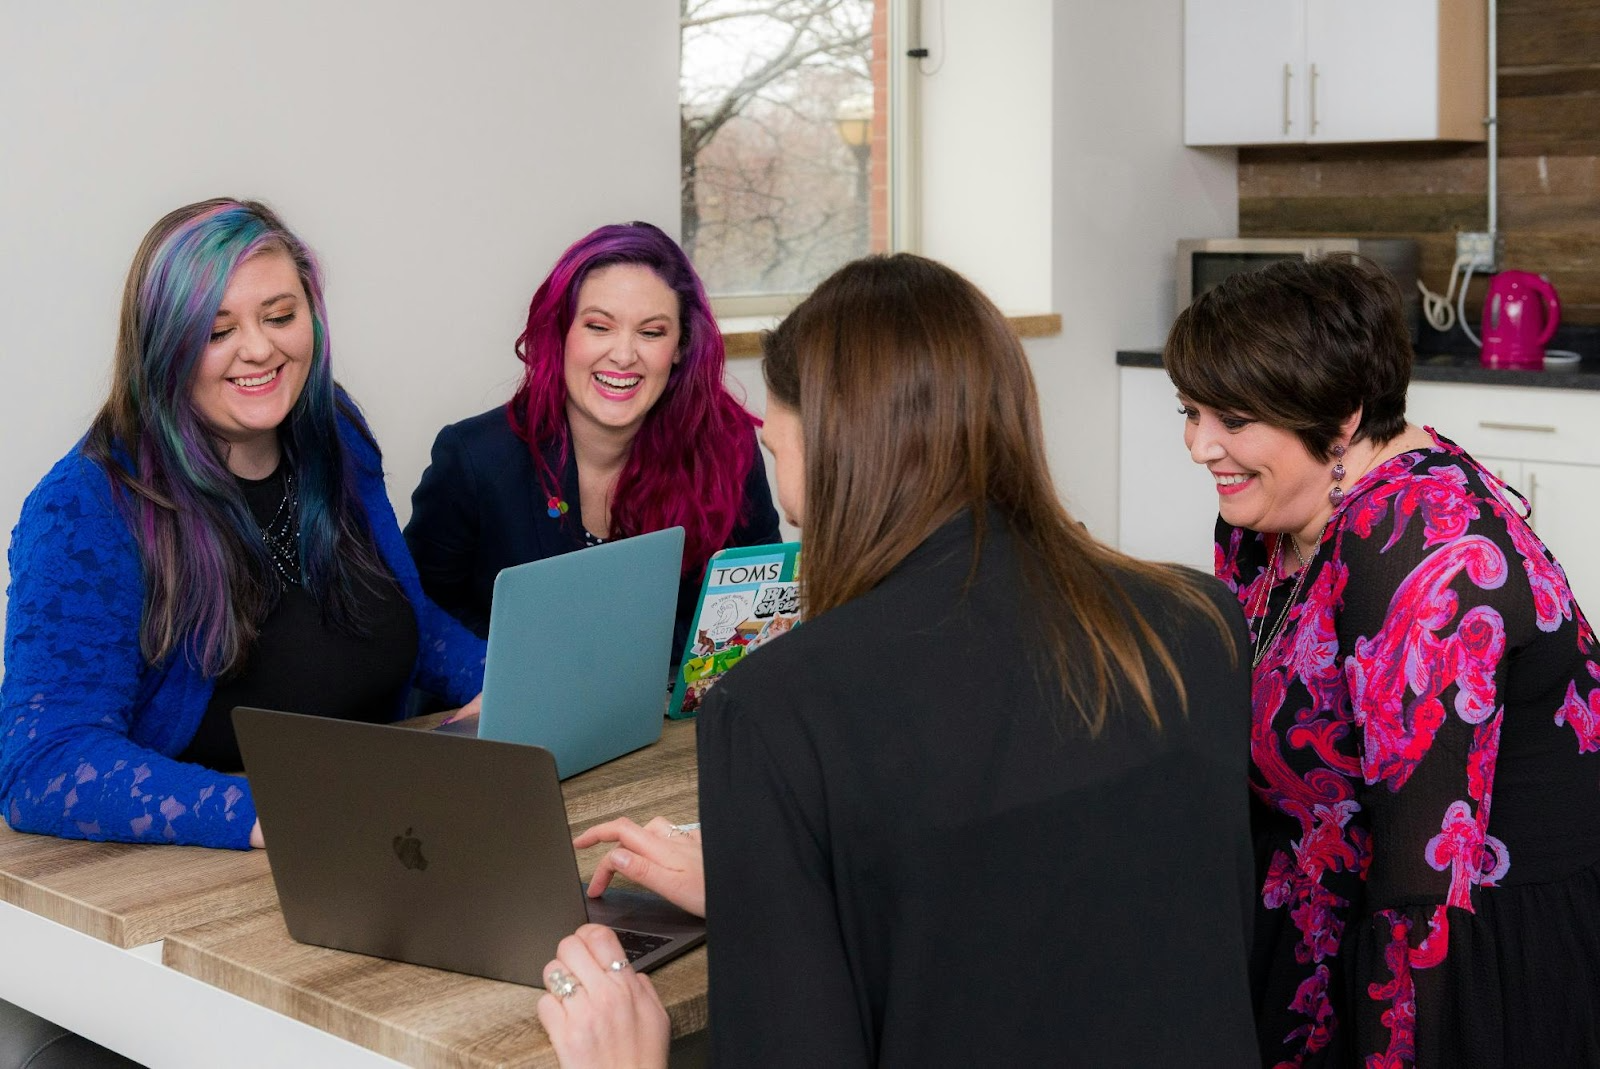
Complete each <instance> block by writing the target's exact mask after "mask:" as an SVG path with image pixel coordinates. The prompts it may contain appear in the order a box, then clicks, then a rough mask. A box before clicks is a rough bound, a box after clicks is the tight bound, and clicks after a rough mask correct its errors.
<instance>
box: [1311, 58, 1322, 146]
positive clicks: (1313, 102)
mask: <svg viewBox="0 0 1600 1069" xmlns="http://www.w3.org/2000/svg"><path fill="white" fill-rule="evenodd" d="M1320 125H1322V124H1321V121H1320V120H1318V118H1317V65H1316V64H1315V63H1313V64H1312V65H1311V132H1312V133H1313V134H1315V133H1316V132H1317V127H1318V126H1320Z"/></svg>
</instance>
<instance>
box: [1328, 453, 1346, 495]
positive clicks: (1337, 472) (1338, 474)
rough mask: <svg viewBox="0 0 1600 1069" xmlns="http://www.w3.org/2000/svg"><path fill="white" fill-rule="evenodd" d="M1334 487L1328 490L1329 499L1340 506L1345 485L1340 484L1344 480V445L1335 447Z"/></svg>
mask: <svg viewBox="0 0 1600 1069" xmlns="http://www.w3.org/2000/svg"><path fill="white" fill-rule="evenodd" d="M1333 456H1334V462H1333V471H1332V472H1331V474H1332V475H1333V489H1332V490H1329V491H1328V500H1329V501H1331V502H1333V506H1334V508H1338V507H1339V502H1341V501H1343V500H1344V487H1342V486H1340V485H1339V484H1340V483H1342V482H1344V460H1343V457H1344V446H1342V445H1336V446H1334V447H1333Z"/></svg>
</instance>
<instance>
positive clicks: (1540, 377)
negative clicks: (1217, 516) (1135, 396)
mask: <svg viewBox="0 0 1600 1069" xmlns="http://www.w3.org/2000/svg"><path fill="white" fill-rule="evenodd" d="M1117 365H1118V366H1119V367H1156V368H1158V367H1160V366H1161V350H1159V349H1124V350H1121V351H1119V352H1118V353H1117ZM1411 379H1412V381H1413V382H1467V383H1473V384H1475V385H1482V386H1544V387H1548V388H1550V389H1558V390H1600V353H1593V352H1591V353H1588V354H1586V355H1585V356H1584V357H1583V359H1582V360H1580V361H1579V362H1578V363H1577V364H1576V365H1574V366H1571V367H1563V368H1556V367H1554V366H1551V367H1547V368H1545V370H1543V371H1504V370H1500V369H1496V368H1486V367H1484V366H1483V365H1482V364H1481V363H1480V362H1479V360H1478V355H1477V354H1476V353H1471V354H1467V353H1418V354H1417V361H1416V363H1415V364H1413V365H1412V368H1411Z"/></svg>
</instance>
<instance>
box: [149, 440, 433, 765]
mask: <svg viewBox="0 0 1600 1069" xmlns="http://www.w3.org/2000/svg"><path fill="white" fill-rule="evenodd" d="M285 477H286V471H285V469H284V468H283V467H281V466H280V467H279V469H278V470H277V471H275V472H273V473H272V474H271V475H269V476H268V477H267V478H265V479H239V480H238V482H239V488H240V489H241V490H242V491H244V499H245V503H246V504H248V505H249V506H250V513H251V515H252V516H254V517H255V519H256V522H257V523H258V524H260V525H261V526H262V527H263V528H267V527H269V526H270V525H272V523H273V521H274V517H277V516H279V515H280V511H279V510H280V506H281V504H282V503H283V501H284V497H285V493H286V489H287V488H286V484H285ZM275 574H277V573H275ZM282 585H283V593H282V596H281V597H279V599H278V604H277V605H276V606H275V607H274V608H273V609H272V611H271V612H270V613H269V614H268V615H267V618H266V620H265V622H263V623H262V625H261V632H260V634H259V636H258V637H257V639H256V645H255V648H254V649H253V650H251V651H250V655H249V656H248V657H247V658H246V660H245V664H244V667H243V668H241V669H240V670H239V671H238V672H237V673H235V674H234V675H231V676H227V677H224V678H222V679H219V680H218V681H217V687H216V690H215V691H213V692H212V695H211V701H210V703H209V704H208V705H207V706H206V711H205V715H204V716H202V717H201V719H200V726H199V727H198V728H197V729H196V731H195V734H194V738H193V739H191V740H190V742H189V745H188V747H187V748H186V749H185V750H184V751H183V753H182V754H180V755H179V756H178V760H180V761H189V762H192V763H194V764H198V765H205V766H206V767H207V768H211V769H215V770H217V771H219V772H237V771H238V770H239V769H241V768H243V767H244V763H243V761H242V760H241V759H240V757H239V742H238V740H237V739H236V738H235V737H234V733H233V716H232V713H233V709H234V707H235V706H238V705H249V706H256V707H259V708H264V709H281V710H284V711H286V712H291V713H306V714H308V715H312V716H331V717H337V718H339V719H341V720H364V721H367V722H368V723H374V724H377V723H387V722H388V721H390V720H392V719H394V711H395V708H396V706H397V704H398V702H399V700H400V697H401V691H402V690H403V689H404V688H405V686H406V682H407V681H408V680H409V679H410V677H411V669H412V666H413V665H414V664H415V663H416V659H417V634H418V632H417V618H416V614H415V613H414V612H412V610H411V605H410V603H409V602H407V601H406V597H405V594H404V593H403V592H402V591H401V590H400V587H399V585H398V584H395V583H392V582H390V583H385V584H383V585H382V586H381V587H380V588H377V589H373V588H369V587H358V590H357V595H358V598H359V611H360V612H361V615H362V619H363V620H364V621H365V626H366V630H367V634H366V635H365V636H364V637H363V636H357V635H351V634H346V633H345V632H343V631H340V630H338V629H337V628H335V627H333V626H332V625H331V624H330V623H329V622H328V621H327V620H325V619H324V618H323V615H322V610H321V609H320V607H319V606H318V605H317V603H316V602H315V601H313V600H312V598H311V595H310V594H307V593H306V591H305V589H304V588H302V587H301V586H299V585H298V584H292V583H287V582H285V583H283V584H282Z"/></svg>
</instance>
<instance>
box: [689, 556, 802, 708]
mask: <svg viewBox="0 0 1600 1069" xmlns="http://www.w3.org/2000/svg"><path fill="white" fill-rule="evenodd" d="M799 580H800V543H799V542H784V543H782V544H780V545H776V546H737V547H735V548H733V549H725V550H723V551H721V552H720V553H717V554H716V555H715V556H713V557H712V558H711V561H710V563H708V564H707V565H706V577H705V581H704V583H703V584H702V586H701V588H700V608H699V610H698V612H696V614H695V619H694V627H693V628H692V629H691V630H690V632H689V642H688V648H687V649H685V650H684V651H683V664H682V665H681V666H679V668H678V678H677V680H676V682H675V683H674V685H673V688H672V703H671V704H670V705H669V706H668V707H667V715H668V716H670V717H673V718H674V719H677V718H682V717H689V716H693V715H694V714H695V711H696V710H697V709H699V708H700V703H701V702H702V701H703V700H704V699H705V696H706V693H707V692H708V691H709V690H710V689H711V688H712V686H714V685H715V684H716V681H717V680H718V679H720V678H722V676H723V674H724V673H726V672H727V671H728V669H730V668H732V667H733V666H734V665H736V664H738V663H739V661H740V660H741V659H743V657H744V656H745V654H747V653H749V652H750V651H751V650H753V649H756V648H757V647H759V646H761V645H762V644H763V643H766V642H771V641H772V640H773V639H775V638H777V637H778V636H779V635H782V634H784V633H785V632H786V631H788V630H789V629H791V628H792V627H794V625H795V624H797V623H799V622H800V583H799Z"/></svg>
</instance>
